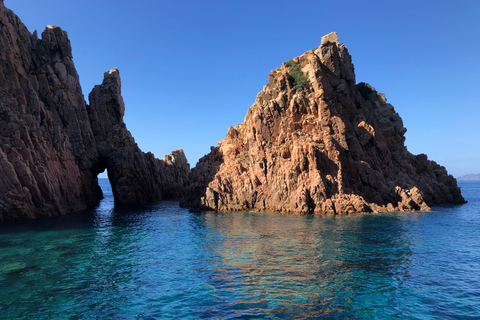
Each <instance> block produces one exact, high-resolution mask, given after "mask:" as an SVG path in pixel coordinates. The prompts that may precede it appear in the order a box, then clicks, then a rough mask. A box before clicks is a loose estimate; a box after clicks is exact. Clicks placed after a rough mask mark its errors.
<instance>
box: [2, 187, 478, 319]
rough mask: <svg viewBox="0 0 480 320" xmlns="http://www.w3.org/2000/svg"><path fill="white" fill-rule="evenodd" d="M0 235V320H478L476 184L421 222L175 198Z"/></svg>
mask: <svg viewBox="0 0 480 320" xmlns="http://www.w3.org/2000/svg"><path fill="white" fill-rule="evenodd" d="M100 184H101V186H102V188H103V190H104V193H105V199H104V200H102V202H101V203H100V205H99V206H98V207H97V208H95V209H93V210H88V211H83V212H78V213H73V214H69V215H65V216H60V217H54V218H46V219H38V220H33V221H27V222H21V223H17V222H15V223H14V222H8V223H1V224H0V318H1V319H480V182H478V181H477V182H472V181H470V182H469V181H459V185H460V186H461V188H462V193H463V195H464V197H465V198H466V199H467V200H468V203H467V204H464V205H456V206H443V207H435V208H434V209H433V210H432V211H430V212H393V213H381V214H373V213H369V214H355V215H341V216H335V215H296V214H279V213H269V212H262V213H257V212H202V211H192V210H189V209H185V208H180V207H179V205H178V201H161V202H156V203H153V204H150V205H146V206H139V207H138V206H137V207H122V208H115V206H114V201H113V196H112V191H111V187H110V185H109V182H108V179H100Z"/></svg>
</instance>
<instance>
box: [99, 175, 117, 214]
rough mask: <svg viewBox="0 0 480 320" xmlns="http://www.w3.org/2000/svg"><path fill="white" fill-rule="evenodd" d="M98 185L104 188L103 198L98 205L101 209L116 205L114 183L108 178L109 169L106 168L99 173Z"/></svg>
mask: <svg viewBox="0 0 480 320" xmlns="http://www.w3.org/2000/svg"><path fill="white" fill-rule="evenodd" d="M97 180H98V185H99V186H100V188H101V189H102V192H103V199H102V200H101V201H100V204H99V205H98V209H99V210H110V209H112V208H113V207H114V204H115V201H114V198H113V192H112V185H111V183H110V179H109V178H108V169H104V171H103V172H100V173H99V174H98V175H97Z"/></svg>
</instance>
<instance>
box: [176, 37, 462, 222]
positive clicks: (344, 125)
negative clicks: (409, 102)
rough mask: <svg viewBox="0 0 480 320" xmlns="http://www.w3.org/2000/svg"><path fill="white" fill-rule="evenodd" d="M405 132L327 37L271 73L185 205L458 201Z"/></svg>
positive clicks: (356, 208) (331, 206) (283, 207)
mask: <svg viewBox="0 0 480 320" xmlns="http://www.w3.org/2000/svg"><path fill="white" fill-rule="evenodd" d="M405 132H406V129H405V128H404V127H403V123H402V120H401V118H400V117H399V115H398V114H397V113H396V112H395V110H394V108H393V106H392V105H391V104H389V103H387V102H386V99H385V96H384V95H383V94H381V93H378V92H376V91H375V90H374V89H373V87H371V86H369V85H367V84H365V83H360V84H358V85H357V84H356V82H355V74H354V68H353V64H352V60H351V57H350V54H349V53H348V51H347V48H346V47H345V45H343V44H339V42H338V39H337V35H336V33H331V34H329V35H327V36H325V37H323V38H322V42H321V45H320V47H319V48H317V49H315V50H313V51H308V52H306V53H304V54H303V55H301V56H300V57H297V58H294V59H293V60H291V61H289V62H287V63H284V64H283V65H282V67H281V68H278V69H277V70H274V71H272V72H271V74H270V75H269V83H268V84H267V85H266V86H265V87H264V88H263V91H261V92H260V93H259V94H258V95H257V99H256V101H255V103H254V104H253V105H252V106H251V107H250V109H249V110H248V113H247V116H246V117H245V120H244V122H243V123H242V124H239V125H237V126H235V127H234V128H233V127H230V129H229V130H228V134H227V136H226V138H225V139H224V140H222V141H220V142H219V145H218V147H215V148H214V147H212V149H211V152H210V153H209V154H208V155H206V156H205V157H203V158H202V159H201V160H200V161H199V163H198V164H197V166H196V167H195V168H194V169H193V170H192V177H191V178H192V185H191V188H190V192H189V195H188V196H187V197H186V198H184V199H183V201H182V206H192V207H200V208H207V209H215V210H259V211H264V210H267V211H282V212H283V211H288V212H296V213H338V214H341V213H354V212H369V211H379V212H381V211H394V210H400V211H403V210H428V209H429V208H430V207H431V206H433V205H436V204H440V203H464V202H465V200H464V199H463V197H462V195H461V193H460V189H459V188H458V187H457V183H456V181H455V179H454V178H453V177H452V176H450V175H448V174H447V171H446V170H445V168H444V167H442V166H440V165H438V164H436V163H435V162H433V161H429V160H427V156H426V155H424V154H421V155H418V156H415V155H412V154H411V153H409V152H408V151H407V148H406V147H405V146H404V140H405V138H404V133H405Z"/></svg>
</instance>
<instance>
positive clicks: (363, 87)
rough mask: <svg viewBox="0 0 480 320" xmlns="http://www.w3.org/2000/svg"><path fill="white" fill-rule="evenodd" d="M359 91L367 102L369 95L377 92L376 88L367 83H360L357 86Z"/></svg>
mask: <svg viewBox="0 0 480 320" xmlns="http://www.w3.org/2000/svg"><path fill="white" fill-rule="evenodd" d="M357 89H358V91H360V94H361V95H362V97H363V99H365V100H367V99H368V95H369V94H370V93H372V92H376V91H377V90H375V88H374V87H372V86H371V85H370V83H365V82H360V83H359V84H357Z"/></svg>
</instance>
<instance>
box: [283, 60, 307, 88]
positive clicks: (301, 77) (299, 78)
mask: <svg viewBox="0 0 480 320" xmlns="http://www.w3.org/2000/svg"><path fill="white" fill-rule="evenodd" d="M287 67H289V68H290V71H289V72H288V74H289V75H290V76H291V77H292V78H293V90H295V91H299V90H302V89H303V88H304V87H305V86H306V85H307V84H308V78H307V76H306V75H305V74H304V73H303V71H302V70H301V69H300V64H298V62H295V61H294V60H293V59H291V60H288V61H287Z"/></svg>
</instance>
